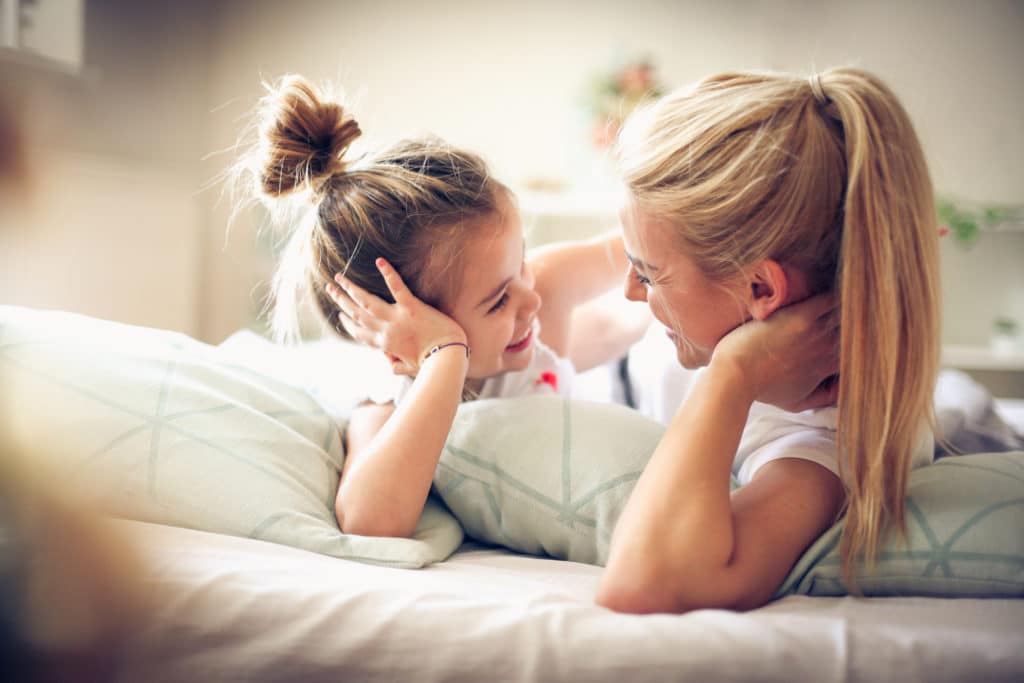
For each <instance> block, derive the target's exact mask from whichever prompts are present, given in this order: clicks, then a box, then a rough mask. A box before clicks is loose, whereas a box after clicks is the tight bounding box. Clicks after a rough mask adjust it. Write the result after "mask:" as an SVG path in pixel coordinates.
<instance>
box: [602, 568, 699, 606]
mask: <svg viewBox="0 0 1024 683" xmlns="http://www.w3.org/2000/svg"><path fill="white" fill-rule="evenodd" d="M594 600H595V602H596V603H597V604H598V605H600V606H601V607H605V608H607V609H610V610H612V611H614V612H623V613H625V614H659V613H660V614H665V613H668V614H679V613H681V612H683V611H684V609H683V607H682V605H680V604H679V600H678V597H677V596H676V595H675V594H674V591H673V590H672V584H671V583H670V582H668V581H662V580H659V579H658V577H657V576H655V575H654V574H646V575H645V574H643V573H641V572H637V571H633V572H630V573H623V572H617V571H615V570H614V569H612V570H606V571H605V573H604V575H603V576H602V577H601V583H600V584H599V585H598V587H597V595H596V596H595V598H594Z"/></svg>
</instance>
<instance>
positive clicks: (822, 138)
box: [617, 68, 939, 583]
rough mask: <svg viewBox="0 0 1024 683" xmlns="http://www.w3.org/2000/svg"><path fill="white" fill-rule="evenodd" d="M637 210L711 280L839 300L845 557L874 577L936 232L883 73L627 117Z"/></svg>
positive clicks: (923, 361)
mask: <svg viewBox="0 0 1024 683" xmlns="http://www.w3.org/2000/svg"><path fill="white" fill-rule="evenodd" d="M617 157H618V161H619V166H620V171H621V174H622V176H623V179H624V181H625V184H626V186H627V188H628V189H629V191H630V192H631V194H632V196H633V197H634V199H635V201H636V202H637V204H638V205H639V206H640V207H641V208H643V209H644V210H646V211H649V212H651V213H652V214H653V215H655V216H658V217H661V218H666V219H668V220H670V221H672V223H673V224H674V225H676V226H678V230H677V237H678V242H679V244H680V245H681V247H682V249H683V250H684V252H685V253H687V254H688V255H689V256H690V257H691V258H692V259H693V260H694V261H695V262H696V264H697V265H698V267H699V268H701V269H702V270H703V271H704V273H705V274H706V275H707V276H708V277H710V278H712V279H714V280H718V281H726V280H728V279H730V278H733V277H735V276H736V275H737V274H738V273H739V272H741V271H742V269H743V268H744V267H746V266H749V265H751V264H753V263H755V262H757V261H758V260H761V259H774V260H776V261H778V262H780V263H783V264H787V265H789V266H792V267H795V268H800V269H802V270H803V271H804V272H806V273H807V274H808V275H809V277H810V281H811V286H812V288H813V290H814V291H834V292H835V293H836V294H837V295H838V299H839V304H840V324H841V332H840V335H841V341H840V358H839V426H838V447H839V453H840V458H839V462H840V473H841V475H842V478H843V481H844V484H845V486H846V489H847V498H846V523H845V528H844V530H843V536H842V542H841V551H842V556H843V569H844V574H845V576H846V579H847V581H848V583H852V576H853V562H854V559H855V558H857V557H861V556H862V557H863V558H864V560H865V563H866V564H867V565H868V566H870V565H871V564H872V563H873V561H874V558H875V555H876V552H877V548H878V546H879V544H880V542H881V541H882V540H883V539H884V534H885V532H886V530H887V529H888V528H890V527H895V528H897V529H899V530H900V531H901V533H902V532H903V531H904V528H905V527H904V497H905V493H906V487H907V477H908V474H909V466H910V460H911V458H912V455H913V451H914V447H915V444H916V443H917V441H918V439H919V438H920V436H921V430H922V428H923V427H924V425H925V424H931V425H934V415H933V408H932V400H933V399H932V396H933V392H934V387H935V377H936V374H937V372H938V364H939V274H938V268H939V265H938V230H937V225H936V217H935V209H934V198H933V193H932V186H931V180H930V178H929V175H928V170H927V166H926V164H925V159H924V154H923V153H922V150H921V146H920V144H919V142H918V139H917V136H916V134H915V132H914V129H913V126H912V125H911V123H910V119H909V117H908V116H907V114H906V112H905V111H904V109H903V107H902V106H901V105H900V103H899V101H898V100H897V98H896V96H895V95H894V94H893V93H892V91H890V90H889V89H888V88H887V87H886V86H885V85H884V84H883V83H882V82H881V81H880V80H879V79H878V78H876V77H875V76H873V75H872V74H870V73H867V72H865V71H862V70H858V69H852V68H840V69H833V70H831V71H827V72H825V73H822V74H818V75H815V76H812V77H811V78H810V79H806V78H795V77H792V76H787V75H779V74H763V73H730V74H723V75H719V76H714V77H711V78H708V79H706V80H704V81H701V82H700V83H698V84H696V85H695V86H694V87H692V88H690V89H687V90H682V91H678V92H675V93H673V94H671V95H669V96H667V97H665V98H663V99H662V100H660V101H659V102H657V103H656V104H654V105H653V106H652V107H651V108H650V109H649V110H647V111H645V112H642V113H641V114H640V115H639V116H637V117H635V118H634V120H632V121H630V122H629V123H628V124H627V126H626V128H625V130H624V131H623V134H622V136H621V137H620V141H619V143H618V148H617Z"/></svg>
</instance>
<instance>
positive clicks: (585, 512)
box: [434, 396, 1024, 597]
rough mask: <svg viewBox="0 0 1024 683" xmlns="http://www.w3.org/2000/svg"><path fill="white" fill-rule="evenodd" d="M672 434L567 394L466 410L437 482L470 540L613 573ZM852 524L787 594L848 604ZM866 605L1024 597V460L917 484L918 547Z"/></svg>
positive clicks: (1000, 459) (811, 557)
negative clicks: (620, 541) (617, 549)
mask: <svg viewBox="0 0 1024 683" xmlns="http://www.w3.org/2000/svg"><path fill="white" fill-rule="evenodd" d="M663 431H664V428H663V427H662V426H661V425H660V424H659V423H656V422H654V421H652V420H649V419H647V418H645V417H643V416H641V415H639V414H637V413H635V412H634V411H631V410H629V409H627V408H624V407H622V406H617V405H610V404H600V403H588V402H585V401H578V400H569V399H564V398H560V397H556V396H531V397H523V398H514V399H491V400H483V401H473V402H469V403H465V404H463V405H462V406H460V407H459V411H458V416H457V418H456V420H455V424H454V426H453V428H452V431H451V434H450V435H449V438H448V443H447V445H446V446H445V450H444V453H443V454H442V456H441V461H440V464H439V466H438V469H437V473H436V475H435V478H434V484H435V490H436V491H437V493H438V494H439V495H440V497H441V498H442V499H443V500H444V502H445V504H446V505H447V506H448V508H449V509H450V510H451V511H452V512H453V513H454V514H455V516H456V517H457V518H458V519H459V521H460V522H461V523H462V525H463V528H464V529H465V530H466V533H467V535H469V536H471V537H473V538H476V539H478V540H481V541H484V542H488V543H493V544H497V545H502V546H505V547H507V548H511V549H513V550H517V551H520V552H524V553H530V554H534V555H547V556H551V557H556V558H559V559H567V560H574V561H577V562H585V563H590V564H599V565H603V564H604V563H605V561H606V559H607V556H608V541H609V539H610V536H611V532H612V530H613V528H614V526H615V522H616V520H617V519H618V516H619V514H620V513H621V512H622V508H623V506H624V505H625V502H626V499H627V498H628V496H629V494H630V492H631V491H632V489H633V486H634V484H635V483H636V480H637V478H638V477H639V476H640V472H641V471H642V470H643V467H644V465H645V464H646V462H647V459H648V458H649V457H650V454H651V453H652V452H653V450H654V447H655V446H656V445H657V443H658V440H659V439H660V438H661V435H662V432H663ZM841 524H842V523H841V522H840V523H838V524H836V525H835V526H833V527H832V528H831V529H829V530H828V531H827V532H826V533H825V534H824V535H823V536H822V537H821V538H820V539H819V540H818V541H817V542H815V543H814V544H812V546H811V547H810V548H809V549H808V550H807V551H806V552H805V553H804V554H803V556H802V557H801V558H800V559H799V560H798V562H797V563H796V565H795V566H794V568H793V570H792V571H791V572H790V575H789V576H788V577H787V579H786V581H785V582H784V584H783V586H782V587H781V588H780V590H779V592H778V595H779V596H782V595H785V594H788V593H802V594H808V595H845V594H847V593H848V587H847V586H846V585H845V584H844V583H843V582H842V580H841V578H840V567H839V559H838V548H837V541H838V536H839V533H840V531H841V529H842V526H841ZM857 580H858V588H859V590H860V591H861V592H862V593H863V594H864V595H869V596H884V595H920V596H982V597H995V596H1024V453H1022V452H1010V453H989V454H980V455H965V456H954V457H947V458H943V459H941V460H939V461H938V462H936V463H935V464H934V465H932V466H929V467H924V468H920V469H918V470H915V471H914V472H913V473H912V474H911V478H910V484H909V489H908V498H907V537H906V545H903V544H901V543H899V542H898V541H897V540H896V539H895V538H894V539H891V540H890V541H889V542H888V544H887V545H886V546H885V547H884V548H882V550H881V552H880V553H879V558H878V562H877V565H876V567H875V568H874V571H871V572H869V571H867V570H865V569H864V568H863V567H862V568H860V570H859V571H858V572H857Z"/></svg>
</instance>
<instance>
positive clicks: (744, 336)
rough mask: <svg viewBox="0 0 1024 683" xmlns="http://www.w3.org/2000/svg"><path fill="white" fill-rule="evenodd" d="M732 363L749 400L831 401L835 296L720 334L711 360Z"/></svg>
mask: <svg viewBox="0 0 1024 683" xmlns="http://www.w3.org/2000/svg"><path fill="white" fill-rule="evenodd" d="M723 363H724V364H733V365H735V366H738V368H739V370H740V373H741V376H742V378H743V381H744V383H745V385H746V386H749V387H750V389H751V392H752V396H753V398H754V399H755V400H757V401H761V402H762V403H770V404H772V405H776V406H778V407H780V408H782V409H783V410H790V411H794V412H795V411H800V410H808V409H810V408H821V407H824V406H828V405H833V404H834V403H835V402H836V397H837V395H838V392H839V382H838V375H837V374H836V373H837V372H838V371H839V320H838V310H837V307H836V302H835V298H834V297H833V296H832V295H831V294H819V295H818V296H814V297H811V298H809V299H806V300H804V301H801V302H800V303H797V304H792V305H790V306H786V307H784V308H780V309H779V310H778V311H776V312H775V313H774V314H772V315H771V316H770V317H769V318H768V319H767V320H764V321H758V320H751V321H750V322H747V323H745V324H743V325H740V326H739V327H737V328H736V329H735V330H733V331H731V332H730V333H729V334H727V335H725V336H724V337H723V338H722V339H721V341H719V342H718V345H717V346H716V347H715V351H714V353H713V354H712V357H711V364H712V365H715V364H723Z"/></svg>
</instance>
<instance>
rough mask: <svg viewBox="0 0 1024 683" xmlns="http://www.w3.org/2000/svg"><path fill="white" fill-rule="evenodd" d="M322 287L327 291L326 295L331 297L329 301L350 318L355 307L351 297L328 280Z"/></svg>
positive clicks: (353, 313)
mask: <svg viewBox="0 0 1024 683" xmlns="http://www.w3.org/2000/svg"><path fill="white" fill-rule="evenodd" d="M324 289H325V290H326V291H327V296H329V297H331V301H333V302H334V304H335V305H336V306H337V307H338V310H339V311H341V313H342V314H344V315H345V316H347V317H348V318H349V319H352V318H353V316H354V315H355V312H356V308H357V305H356V303H355V302H354V301H353V300H352V298H351V297H349V295H348V294H346V293H345V292H344V291H342V289H341V288H340V287H338V286H337V285H335V284H333V283H330V282H328V283H327V286H326V287H324Z"/></svg>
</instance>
